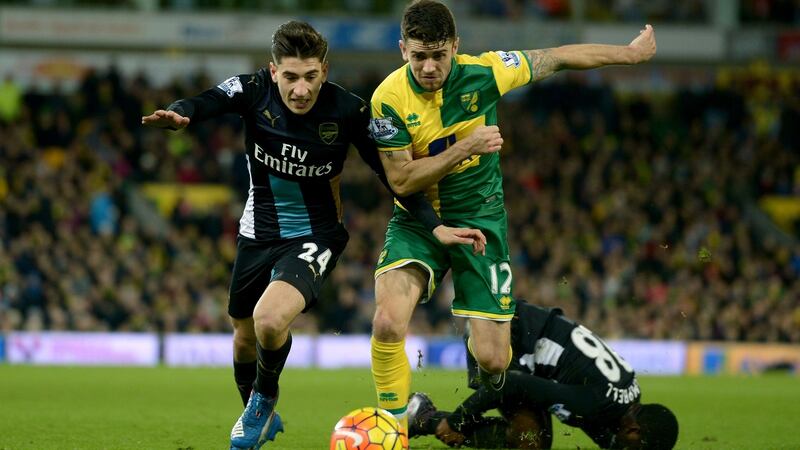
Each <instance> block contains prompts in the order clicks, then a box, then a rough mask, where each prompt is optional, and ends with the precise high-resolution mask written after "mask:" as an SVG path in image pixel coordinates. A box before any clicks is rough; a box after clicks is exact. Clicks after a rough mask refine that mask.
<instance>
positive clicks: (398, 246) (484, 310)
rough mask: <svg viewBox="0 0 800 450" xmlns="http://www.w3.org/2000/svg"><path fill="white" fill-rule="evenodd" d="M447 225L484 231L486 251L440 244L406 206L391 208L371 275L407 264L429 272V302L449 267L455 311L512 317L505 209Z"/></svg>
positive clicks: (425, 295) (485, 316) (462, 314)
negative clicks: (453, 290)
mask: <svg viewBox="0 0 800 450" xmlns="http://www.w3.org/2000/svg"><path fill="white" fill-rule="evenodd" d="M447 226H450V227H458V228H477V229H479V230H481V231H482V232H483V234H484V235H486V255H473V254H472V246H470V245H452V246H444V245H442V244H441V243H439V241H438V240H437V239H436V238H435V237H434V236H433V234H432V233H431V232H429V231H428V230H427V229H425V227H423V226H422V225H421V224H420V223H419V222H417V221H416V220H415V219H414V218H413V217H411V216H410V215H409V214H408V213H407V212H405V211H404V210H402V209H400V208H397V207H395V212H394V215H393V216H392V219H391V220H390V221H389V226H388V229H387V230H386V240H385V242H384V246H383V251H381V253H380V256H379V258H378V265H377V267H376V269H375V278H377V277H379V276H381V275H382V274H384V273H386V272H388V271H390V270H392V269H397V268H400V267H404V266H407V265H410V264H416V265H417V266H419V267H420V268H422V269H423V270H425V271H426V272H427V273H428V289H427V292H425V293H423V298H422V301H423V302H424V301H427V300H428V299H430V297H431V296H432V295H433V292H434V291H435V290H436V286H438V285H439V284H441V282H442V279H443V278H444V276H445V274H446V273H447V271H448V270H450V269H452V270H453V287H454V288H455V298H454V299H453V303H452V306H451V310H452V313H453V315H455V316H459V317H475V318H483V319H490V320H497V321H508V320H511V318H512V317H513V316H514V299H513V296H512V295H513V294H512V287H511V284H512V283H511V281H512V275H511V262H510V259H509V256H508V242H507V239H506V226H507V218H506V213H505V211H503V212H501V213H499V214H494V215H491V216H485V217H475V218H466V219H458V220H448V221H447Z"/></svg>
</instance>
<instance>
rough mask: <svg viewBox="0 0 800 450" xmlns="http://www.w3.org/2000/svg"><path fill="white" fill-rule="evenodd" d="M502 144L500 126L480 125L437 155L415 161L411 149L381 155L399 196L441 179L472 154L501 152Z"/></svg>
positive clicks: (387, 173)
mask: <svg viewBox="0 0 800 450" xmlns="http://www.w3.org/2000/svg"><path fill="white" fill-rule="evenodd" d="M502 144H503V137H502V136H501V135H500V129H499V128H498V127H497V126H494V125H492V126H480V127H477V128H476V129H475V131H473V132H472V134H470V135H469V136H467V137H466V138H464V139H462V140H460V141H458V142H456V143H455V144H453V145H451V146H450V148H448V149H447V150H445V151H443V152H442V153H440V154H438V155H436V156H431V157H427V158H421V159H416V160H415V159H414V158H413V156H412V154H411V149H407V150H396V151H383V152H381V153H380V156H381V163H382V164H383V168H384V170H386V177H387V178H388V180H389V184H390V185H391V186H392V189H393V190H394V192H395V193H397V195H400V196H407V195H409V194H413V193H414V192H419V191H421V190H423V189H426V188H428V187H430V186H432V185H433V184H435V183H437V182H439V180H441V179H442V178H443V177H444V176H445V175H447V174H448V173H450V171H451V170H453V169H454V168H455V167H456V166H457V165H459V164H461V162H462V161H464V160H465V159H467V158H469V157H470V156H472V155H482V154H488V153H494V152H498V151H500V147H501V146H502Z"/></svg>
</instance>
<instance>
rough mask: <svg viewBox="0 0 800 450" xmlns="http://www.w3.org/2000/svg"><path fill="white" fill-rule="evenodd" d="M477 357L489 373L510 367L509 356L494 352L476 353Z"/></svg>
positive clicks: (499, 371)
mask: <svg viewBox="0 0 800 450" xmlns="http://www.w3.org/2000/svg"><path fill="white" fill-rule="evenodd" d="M475 359H476V360H477V361H478V364H479V365H480V366H481V367H482V368H483V370H485V371H487V372H489V373H501V372H503V371H504V370H506V367H508V356H507V355H502V354H498V353H492V352H484V354H480V355H475Z"/></svg>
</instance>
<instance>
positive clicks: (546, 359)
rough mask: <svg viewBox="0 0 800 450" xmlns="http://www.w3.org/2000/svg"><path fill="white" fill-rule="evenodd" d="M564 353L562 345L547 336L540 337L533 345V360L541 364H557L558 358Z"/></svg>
mask: <svg viewBox="0 0 800 450" xmlns="http://www.w3.org/2000/svg"><path fill="white" fill-rule="evenodd" d="M562 353H564V347H562V346H561V345H560V344H559V343H557V342H555V341H551V340H550V339H547V338H540V339H539V340H537V341H536V345H535V346H534V350H533V354H534V357H533V358H534V359H533V360H534V362H535V363H536V364H539V365H542V366H553V367H555V366H556V364H558V359H559V358H561V354H562Z"/></svg>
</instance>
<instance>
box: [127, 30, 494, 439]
mask: <svg viewBox="0 0 800 450" xmlns="http://www.w3.org/2000/svg"><path fill="white" fill-rule="evenodd" d="M327 51H328V44H327V41H326V40H325V39H324V38H323V37H322V36H321V35H320V34H319V33H318V32H317V31H316V30H314V29H313V28H312V27H311V26H310V25H308V24H306V23H303V22H297V21H291V22H287V23H285V24H283V25H281V26H280V27H279V28H278V30H277V31H276V32H275V34H274V35H273V37H272V58H273V59H272V62H270V64H269V69H261V70H259V71H258V72H256V73H254V74H248V75H238V76H234V77H231V78H229V79H228V80H226V81H224V82H223V83H221V84H220V85H219V86H217V87H215V88H212V89H209V90H207V91H205V92H203V93H202V94H200V95H198V96H195V97H192V98H187V99H181V100H178V101H176V102H175V103H173V104H172V105H170V106H169V108H168V109H167V110H158V111H155V112H154V113H153V114H151V115H149V116H146V117H142V124H144V125H149V126H155V127H160V128H171V129H180V128H184V127H186V126H187V125H188V124H189V123H190V122H191V121H195V122H196V121H202V120H205V119H208V118H211V117H216V116H219V115H222V114H225V113H238V114H239V115H241V117H242V118H243V119H244V122H245V129H246V136H245V145H246V151H247V163H248V170H249V172H250V191H249V197H248V199H247V203H246V205H245V208H244V213H243V214H242V218H241V220H240V222H239V237H238V243H237V247H238V248H237V254H236V260H235V261H234V266H233V275H232V280H231V286H230V299H229V300H230V301H229V305H228V314H229V315H230V317H231V321H232V324H233V329H234V332H233V348H234V352H233V354H234V363H233V365H234V378H235V380H236V383H237V385H238V388H239V391H240V394H241V396H242V401H243V402H244V403H245V404H246V407H245V410H244V412H243V413H242V415H241V417H239V420H237V422H236V424H235V425H234V427H233V430H232V432H231V448H259V447H261V446H262V445H263V444H264V443H265V442H266V441H267V440H272V439H274V437H275V435H276V434H277V433H278V431H282V429H283V425H282V423H281V419H280V416H279V415H278V414H277V413H275V404H276V402H277V400H278V378H279V376H280V373H281V371H282V369H283V366H284V363H285V362H286V358H287V356H288V355H289V350H290V348H291V345H292V336H291V333H290V331H289V328H290V325H291V324H292V321H293V320H294V319H295V317H297V315H298V314H300V313H301V312H305V311H307V310H308V309H309V308H311V307H312V306H313V305H314V303H315V302H316V300H317V296H318V295H319V291H320V287H321V285H322V283H323V282H324V280H325V279H326V278H327V277H328V274H329V273H330V271H331V270H332V269H333V267H334V266H335V265H336V261H337V260H338V258H339V255H341V253H342V251H343V250H344V247H345V244H346V243H347V240H348V234H347V231H346V230H345V229H344V227H343V225H342V210H341V202H340V201H339V180H340V174H341V172H342V167H343V164H344V160H345V157H346V156H347V151H348V148H349V146H350V144H351V143H352V144H354V145H355V146H356V148H357V149H358V151H359V153H360V155H361V157H362V158H363V159H364V160H365V161H366V162H367V163H369V164H370V165H371V166H372V167H373V168H374V169H375V170H376V171H378V172H379V173H382V172H383V169H382V167H381V164H380V162H379V160H378V156H377V151H376V147H375V143H374V141H373V140H372V139H371V138H370V136H369V132H368V125H369V110H368V108H367V105H366V104H365V103H364V102H363V100H361V99H360V98H358V97H356V96H354V95H352V94H350V93H348V92H347V91H345V90H344V89H342V88H341V87H339V86H337V85H335V84H332V83H328V82H326V78H327V73H328V64H327V61H326V55H327ZM383 179H384V181H385V177H384V178H383ZM403 204H404V205H405V206H406V207H407V208H409V210H410V211H412V214H414V216H415V217H418V218H419V219H420V220H422V221H423V223H424V225H423V227H425V228H426V229H428V230H432V231H433V234H432V235H435V236H436V239H437V241H438V242H441V243H443V244H448V245H449V244H457V243H464V244H472V246H473V250H474V251H477V252H481V251H483V246H484V244H485V237H484V236H483V234H482V233H481V232H480V231H478V230H460V229H454V228H449V227H446V226H444V225H442V224H441V221H440V220H439V218H438V217H437V216H436V213H435V212H434V210H433V208H432V207H431V205H430V204H429V203H427V202H426V201H425V199H424V197H423V196H422V195H420V196H418V197H417V198H416V199H415V198H409V199H404V200H403Z"/></svg>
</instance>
